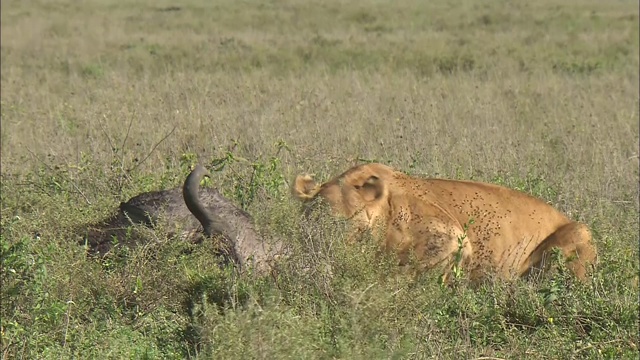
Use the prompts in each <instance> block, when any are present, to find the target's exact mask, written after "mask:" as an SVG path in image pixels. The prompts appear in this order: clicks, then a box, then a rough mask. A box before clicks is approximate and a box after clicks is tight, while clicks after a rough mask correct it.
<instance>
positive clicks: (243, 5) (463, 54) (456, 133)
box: [1, 0, 639, 359]
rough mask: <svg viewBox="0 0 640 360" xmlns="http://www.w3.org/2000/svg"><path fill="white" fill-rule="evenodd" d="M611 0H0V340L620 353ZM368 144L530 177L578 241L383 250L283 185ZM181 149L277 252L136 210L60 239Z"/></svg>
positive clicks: (625, 303) (38, 347)
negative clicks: (264, 272) (582, 235)
mask: <svg viewBox="0 0 640 360" xmlns="http://www.w3.org/2000/svg"><path fill="white" fill-rule="evenodd" d="M637 6H638V4H637V2H636V1H624V0H623V1H606V2H602V1H595V0H569V1H564V0H562V1H561V0H540V1H531V2H525V1H504V0H491V1H483V2H476V1H471V0H455V1H449V0H446V1H445V0H437V1H429V2H426V1H395V2H392V1H375V0H365V1H358V2H344V1H335V0H329V1H322V2H310V1H309V2H305V1H299V0H285V1H278V2H276V1H266V2H265V1H251V0H248V1H243V2H239V1H227V0H223V1H217V2H210V1H197V0H189V1H182V2H179V3H176V4H174V3H171V2H167V1H150V0H147V1H131V0H125V1H121V0H119V1H116V0H91V1H83V2H77V1H16V0H7V1H3V2H2V29H1V34H2V42H1V48H2V58H1V60H2V72H1V77H2V104H1V105H2V129H1V130H2V134H1V140H2V160H1V165H2V239H1V245H2V247H1V248H2V253H1V258H2V273H1V275H2V312H1V315H2V316H1V317H2V319H1V330H2V355H3V358H5V359H61V358H100V359H120V358H145V359H161V358H162V359H164V358H184V357H194V358H218V359H247V358H263V359H278V358H304V359H329V358H339V359H380V358H394V359H404V358H419V359H423V358H437V359H460V358H469V359H474V358H504V359H526V358H527V359H541V358H546V359H569V358H580V359H582V358H594V359H599V358H607V359H620V358H637V354H638V353H637V351H638V335H637V334H638V231H639V229H638V187H637V186H638V98H639V94H638V66H639V61H638V57H639V56H638V52H639V49H638V48H639V45H638V42H639V39H638V31H639V29H638V8H637ZM239 159H246V160H247V161H242V160H239ZM370 160H376V161H380V162H385V163H388V164H391V165H392V166H394V167H397V168H398V169H401V170H403V171H405V172H408V173H411V174H416V175H424V176H434V177H447V178H456V179H475V180H482V181H488V182H493V183H498V184H503V185H506V186H510V187H513V188H517V189H520V190H523V191H525V192H528V193H531V194H533V195H536V196H539V197H541V198H543V199H545V200H546V201H548V202H549V203H551V204H553V205H554V206H556V207H558V208H559V209H561V210H562V211H564V212H565V213H567V214H568V215H569V216H570V217H571V218H573V219H576V220H581V221H584V222H586V223H587V224H588V225H589V226H590V227H591V228H592V230H593V233H594V238H595V242H596V244H597V246H598V248H599V254H600V259H599V260H600V263H599V265H598V267H597V269H596V271H595V273H594V274H593V277H592V278H591V279H590V280H589V281H588V282H587V283H586V284H580V283H578V282H577V281H575V280H574V279H573V278H572V277H571V276H567V275H566V273H564V272H563V271H562V266H561V262H558V263H557V265H558V270H556V271H552V272H550V273H549V274H547V275H545V276H542V277H539V278H535V279H530V280H521V281H516V282H515V283H505V282H502V281H488V282H487V283H486V284H484V285H483V286H481V287H479V288H477V289H472V288H470V287H469V286H466V285H465V283H464V282H463V281H461V282H458V283H455V284H454V286H451V287H441V286H440V285H439V284H438V282H437V274H431V273H427V274H424V275H423V276H420V277H419V278H416V279H414V278H408V277H406V276H403V275H402V274H399V273H398V272H397V269H395V267H394V265H393V264H392V261H391V260H390V257H388V258H382V259H378V258H377V257H376V256H375V251H374V250H375V249H374V246H373V245H369V246H366V245H364V246H363V247H362V248H360V247H358V248H349V247H346V246H344V245H343V243H342V239H343V236H344V234H343V232H341V231H340V227H339V226H333V225H332V224H331V223H325V222H323V221H320V222H319V223H317V224H309V223H306V222H304V221H302V219H301V216H300V215H299V205H298V204H297V203H295V202H294V201H293V200H292V199H290V195H289V192H288V187H289V183H290V181H291V180H292V178H293V177H294V175H295V174H297V173H300V172H312V173H316V174H317V176H318V177H319V178H321V179H327V178H328V177H329V176H331V175H335V174H337V173H339V172H342V171H343V170H345V169H346V168H347V167H349V166H351V165H354V164H356V163H362V162H364V161H370ZM196 161H199V162H200V163H203V164H205V165H208V166H210V167H211V165H213V164H214V163H220V162H222V163H223V164H224V165H226V166H224V168H223V169H221V170H220V171H217V172H214V176H213V179H212V185H213V186H216V187H218V188H220V189H221V190H222V191H223V192H224V193H225V194H226V195H228V196H229V197H230V198H231V199H233V200H234V201H235V202H236V203H237V204H238V205H239V206H242V207H244V208H245V209H247V210H248V211H249V212H250V213H251V214H253V215H254V216H255V218H256V221H257V223H258V224H259V226H260V229H261V231H264V233H265V234H275V235H277V236H280V237H281V238H283V239H285V241H286V242H287V243H288V244H290V245H291V246H292V247H293V248H294V249H295V251H294V255H293V256H292V257H291V259H289V260H288V261H283V262H282V264H281V266H282V272H281V273H280V275H279V276H278V277H277V278H272V277H267V278H257V279H256V278H253V277H251V276H248V275H241V276H234V275H232V273H231V271H229V270H228V269H227V270H220V269H219V268H218V267H216V265H215V261H214V259H213V258H212V256H211V252H212V246H213V245H210V244H203V245H201V246H193V245H189V244H184V243H181V242H179V241H177V240H175V239H171V238H169V237H167V235H166V233H167V231H166V230H167V229H163V228H162V226H160V227H159V228H158V229H157V230H155V231H147V232H146V233H145V234H146V236H147V238H148V239H149V243H148V244H147V245H145V246H142V247H138V248H134V249H126V248H122V249H121V250H119V251H117V252H116V254H114V256H111V257H108V258H106V259H104V260H96V259H92V258H88V257H87V256H86V255H85V249H84V247H83V246H82V245H79V244H78V242H79V240H80V239H81V234H80V233H81V232H82V231H81V230H79V229H82V228H83V227H85V228H86V224H89V223H94V222H97V221H99V220H101V219H103V218H105V217H107V216H109V215H111V214H113V212H114V211H115V209H116V208H117V205H118V203H119V202H120V201H126V200H127V199H129V198H130V197H131V196H133V195H136V194H138V193H140V192H143V191H148V190H157V189H165V188H171V187H175V186H179V185H180V184H181V182H182V181H183V179H184V177H185V175H186V174H187V172H188V168H189V166H190V165H192V164H193V163H195V162H196ZM160 225H161V224H160ZM365 244H366V243H365ZM387 260H389V261H387ZM303 267H306V268H310V270H308V271H306V272H303V271H300V269H302V268H303Z"/></svg>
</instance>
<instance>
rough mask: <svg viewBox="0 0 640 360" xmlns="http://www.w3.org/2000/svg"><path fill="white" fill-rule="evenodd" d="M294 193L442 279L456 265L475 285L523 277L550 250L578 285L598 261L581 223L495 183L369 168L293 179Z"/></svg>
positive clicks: (400, 260)
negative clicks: (320, 178)
mask: <svg viewBox="0 0 640 360" xmlns="http://www.w3.org/2000/svg"><path fill="white" fill-rule="evenodd" d="M292 192H293V194H294V196H295V197H297V198H298V199H300V200H302V201H303V202H308V201H310V200H313V199H316V198H322V199H324V200H325V201H326V202H328V204H329V205H330V207H331V209H332V212H333V213H334V215H339V216H343V217H346V218H347V219H349V222H350V223H351V224H352V225H353V226H354V230H355V231H356V232H361V231H364V230H374V234H377V235H379V236H380V235H381V237H382V239H383V246H382V248H383V249H385V250H387V251H395V253H396V254H397V255H398V260H399V262H400V264H402V265H404V264H407V263H408V261H409V259H410V256H411V254H413V256H415V259H417V260H418V264H419V269H431V268H435V267H440V268H442V269H443V270H444V273H443V279H444V280H445V281H446V280H447V278H448V276H449V275H448V274H449V273H450V270H451V269H452V268H453V266H461V268H462V269H465V273H466V274H467V275H468V276H469V279H470V280H472V281H475V280H480V279H482V278H484V277H485V276H486V275H488V274H489V273H494V274H496V275H497V276H499V277H502V278H507V279H508V278H513V277H514V276H517V277H520V276H524V275H527V274H529V273H530V272H531V269H532V268H535V267H539V266H541V265H542V264H543V263H544V262H545V261H543V260H544V259H546V257H548V255H550V253H551V251H550V250H551V249H552V248H554V247H557V248H560V250H561V251H562V253H563V254H564V256H565V257H567V260H568V261H567V267H568V268H569V269H570V270H571V271H573V273H574V274H575V275H576V276H577V277H578V278H579V279H581V280H585V279H586V273H587V265H588V264H593V263H595V261H596V256H597V255H596V249H595V247H594V246H593V243H592V239H591V233H590V231H589V229H588V228H587V226H586V225H584V224H582V223H579V222H575V221H571V220H569V219H568V218H567V217H566V216H564V215H563V214H561V213H560V212H559V211H557V210H556V209H554V208H553V207H551V206H550V205H548V204H546V203H544V202H543V201H541V200H539V199H536V198H534V197H531V196H529V195H527V194H524V193H522V192H518V191H515V190H512V189H508V188H505V187H501V186H497V185H493V184H486V183H481V182H474V181H457V180H445V179H425V178H416V177H411V176H409V175H406V174H404V173H402V172H399V171H396V170H394V169H393V168H391V167H389V166H386V165H383V164H376V163H372V164H366V165H359V166H355V167H352V168H351V169H349V170H347V171H346V172H344V173H343V174H341V175H339V176H337V177H335V178H333V179H331V180H330V181H328V182H325V183H323V184H318V183H316V182H315V181H314V180H313V178H312V177H311V176H309V175H298V176H297V177H296V179H295V182H294V184H293V189H292ZM470 220H473V221H472V222H471V221H470ZM469 223H472V224H471V225H469V227H468V229H467V231H466V234H465V230H464V224H469ZM379 225H381V226H379ZM460 255H461V257H460ZM456 257H457V259H456Z"/></svg>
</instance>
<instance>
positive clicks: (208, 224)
mask: <svg viewBox="0 0 640 360" xmlns="http://www.w3.org/2000/svg"><path fill="white" fill-rule="evenodd" d="M205 176H206V177H211V174H210V173H209V171H208V170H207V169H206V168H205V167H204V166H202V165H200V164H198V165H196V166H195V168H194V169H193V170H192V171H191V173H189V175H188V176H187V179H186V180H185V181H184V186H183V187H182V197H183V198H184V202H185V204H186V205H187V208H188V209H189V211H191V213H192V214H193V215H194V216H195V217H196V219H198V221H200V224H201V225H202V227H203V228H204V233H205V235H207V236H211V235H212V234H213V232H214V223H215V220H214V219H213V216H212V215H211V214H210V213H209V211H208V210H207V209H206V208H205V207H204V205H202V202H201V201H200V196H199V190H200V181H202V179H203V178H204V177H205Z"/></svg>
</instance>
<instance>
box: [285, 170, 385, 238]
mask: <svg viewBox="0 0 640 360" xmlns="http://www.w3.org/2000/svg"><path fill="white" fill-rule="evenodd" d="M394 174H395V171H394V170H393V169H392V168H390V167H388V166H386V165H382V164H366V165H360V166H356V167H353V168H351V169H349V170H348V171H346V172H344V173H342V174H340V175H338V176H336V177H335V178H333V179H331V180H329V181H327V182H325V183H322V184H319V183H317V182H316V181H315V180H314V179H313V177H312V176H311V175H298V176H297V177H296V179H295V182H294V184H293V189H292V192H293V195H294V197H296V198H297V199H299V200H301V201H303V202H307V203H308V202H311V201H315V200H318V199H321V200H322V201H324V202H326V203H327V204H329V206H330V207H331V209H332V211H333V213H334V214H335V215H339V216H342V217H345V218H347V219H350V220H351V221H353V222H354V223H356V224H361V225H369V226H371V225H372V224H373V222H374V221H375V220H376V218H377V217H378V216H379V215H380V213H381V211H383V209H384V208H385V206H386V204H387V201H386V198H387V197H388V195H389V190H388V184H387V183H388V180H389V179H390V178H391V177H392V176H393V175H394Z"/></svg>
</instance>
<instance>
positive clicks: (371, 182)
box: [356, 175, 384, 201]
mask: <svg viewBox="0 0 640 360" xmlns="http://www.w3.org/2000/svg"><path fill="white" fill-rule="evenodd" d="M356 189H357V190H358V192H360V194H361V195H362V197H363V198H364V200H365V201H374V200H377V199H379V198H380V197H381V196H382V195H383V194H384V183H383V180H382V179H380V178H379V177H377V176H375V175H371V176H369V178H368V179H367V180H365V182H364V183H363V184H362V185H360V186H356Z"/></svg>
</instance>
